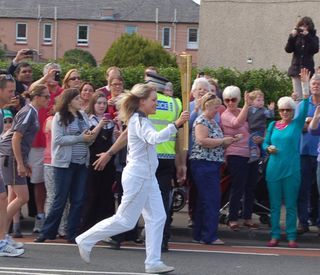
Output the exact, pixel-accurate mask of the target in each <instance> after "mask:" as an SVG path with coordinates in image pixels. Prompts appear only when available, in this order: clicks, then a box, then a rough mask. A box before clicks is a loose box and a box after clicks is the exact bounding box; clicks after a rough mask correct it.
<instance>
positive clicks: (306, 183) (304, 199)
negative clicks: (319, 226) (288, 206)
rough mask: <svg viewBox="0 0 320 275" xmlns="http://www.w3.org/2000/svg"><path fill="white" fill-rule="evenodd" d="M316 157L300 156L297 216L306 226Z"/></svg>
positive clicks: (314, 177)
mask: <svg viewBox="0 0 320 275" xmlns="http://www.w3.org/2000/svg"><path fill="white" fill-rule="evenodd" d="M316 173H317V157H316V156H308V155H302V156H301V185H300V191H299V196H298V217H299V223H300V225H301V226H303V227H305V228H308V226H309V223H308V220H309V208H310V195H311V185H312V181H314V180H316V178H317V176H316Z"/></svg>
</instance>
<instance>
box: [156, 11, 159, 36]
mask: <svg viewBox="0 0 320 275" xmlns="http://www.w3.org/2000/svg"><path fill="white" fill-rule="evenodd" d="M156 41H159V9H158V8H156Z"/></svg>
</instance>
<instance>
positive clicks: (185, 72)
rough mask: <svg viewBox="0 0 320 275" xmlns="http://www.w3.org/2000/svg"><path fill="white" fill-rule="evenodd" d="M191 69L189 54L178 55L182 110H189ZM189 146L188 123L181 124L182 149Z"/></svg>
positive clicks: (186, 148)
mask: <svg viewBox="0 0 320 275" xmlns="http://www.w3.org/2000/svg"><path fill="white" fill-rule="evenodd" d="M191 69H192V57H191V55H190V54H182V55H180V78H181V95H182V107H183V110H184V111H189V102H190V89H191ZM188 148H189V124H188V123H185V124H184V125H183V150H185V151H187V150H188Z"/></svg>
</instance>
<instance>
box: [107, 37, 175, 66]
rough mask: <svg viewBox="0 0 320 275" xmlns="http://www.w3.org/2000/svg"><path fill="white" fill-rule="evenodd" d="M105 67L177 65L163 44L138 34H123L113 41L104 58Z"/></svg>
mask: <svg viewBox="0 0 320 275" xmlns="http://www.w3.org/2000/svg"><path fill="white" fill-rule="evenodd" d="M102 65H103V66H105V67H110V66H118V67H121V68H126V67H130V66H138V65H144V66H146V67H148V66H156V67H161V66H171V67H176V66H177V63H176V59H175V57H174V56H172V55H171V54H170V53H169V52H167V51H166V50H165V49H163V48H162V46H161V45H160V44H159V43H158V42H156V41H153V40H148V39H146V38H144V37H142V36H140V35H137V34H135V33H134V34H127V33H126V34H123V35H122V36H121V37H120V38H119V39H118V40H116V41H115V42H113V43H112V45H111V47H110V49H109V50H108V52H107V53H106V55H105V57H104V58H103V60H102Z"/></svg>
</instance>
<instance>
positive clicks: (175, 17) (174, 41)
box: [173, 9, 177, 52]
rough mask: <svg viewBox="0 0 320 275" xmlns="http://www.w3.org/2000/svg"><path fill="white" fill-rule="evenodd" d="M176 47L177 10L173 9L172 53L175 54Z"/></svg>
mask: <svg viewBox="0 0 320 275" xmlns="http://www.w3.org/2000/svg"><path fill="white" fill-rule="evenodd" d="M176 47H177V9H174V18H173V52H176Z"/></svg>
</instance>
